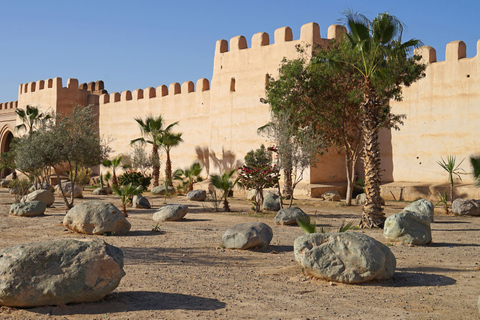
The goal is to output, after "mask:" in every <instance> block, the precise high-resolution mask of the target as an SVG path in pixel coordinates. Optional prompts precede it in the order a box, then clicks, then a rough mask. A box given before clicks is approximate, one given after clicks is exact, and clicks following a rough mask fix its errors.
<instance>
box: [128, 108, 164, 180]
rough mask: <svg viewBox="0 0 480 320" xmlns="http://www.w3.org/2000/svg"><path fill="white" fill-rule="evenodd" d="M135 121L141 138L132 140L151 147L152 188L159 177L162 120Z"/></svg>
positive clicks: (150, 118) (160, 118)
mask: <svg viewBox="0 0 480 320" xmlns="http://www.w3.org/2000/svg"><path fill="white" fill-rule="evenodd" d="M135 121H136V122H137V123H138V125H139V126H140V131H141V133H142V137H140V138H137V139H134V140H132V141H131V142H130V143H131V144H133V143H135V142H142V143H149V144H151V145H152V162H153V186H154V187H156V186H158V185H159V176H160V157H159V155H158V147H159V140H160V137H161V135H162V133H163V122H164V121H163V118H162V116H160V115H159V116H158V117H152V116H149V117H147V118H145V120H143V119H141V118H135Z"/></svg>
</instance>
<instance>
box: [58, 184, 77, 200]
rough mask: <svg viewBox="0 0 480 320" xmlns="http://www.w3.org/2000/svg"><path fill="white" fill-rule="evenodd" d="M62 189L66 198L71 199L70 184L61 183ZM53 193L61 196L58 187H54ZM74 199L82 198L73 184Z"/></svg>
mask: <svg viewBox="0 0 480 320" xmlns="http://www.w3.org/2000/svg"><path fill="white" fill-rule="evenodd" d="M62 189H63V192H64V193H65V196H66V197H71V195H72V183H71V182H70V181H67V182H62ZM55 191H56V192H57V195H59V196H62V191H61V190H60V185H57V186H55ZM73 197H74V198H83V191H82V188H80V187H79V186H78V185H77V184H75V189H74V191H73Z"/></svg>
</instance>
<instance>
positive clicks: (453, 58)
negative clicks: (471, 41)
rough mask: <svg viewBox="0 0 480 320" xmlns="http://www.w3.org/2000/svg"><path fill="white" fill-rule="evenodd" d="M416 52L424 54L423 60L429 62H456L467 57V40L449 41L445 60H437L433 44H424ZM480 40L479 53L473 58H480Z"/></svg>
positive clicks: (479, 44)
mask: <svg viewBox="0 0 480 320" xmlns="http://www.w3.org/2000/svg"><path fill="white" fill-rule="evenodd" d="M415 53H417V54H419V55H421V56H422V61H423V62H424V63H428V64H434V63H440V62H446V63H456V62H458V61H460V60H462V59H465V58H467V45H466V44H465V42H463V41H460V40H457V41H452V42H449V43H448V44H447V46H446V48H445V61H437V51H436V50H435V48H433V47H431V46H423V47H420V48H418V49H416V50H415ZM479 53H480V40H478V41H477V54H476V55H475V56H474V57H472V58H467V59H480V55H479Z"/></svg>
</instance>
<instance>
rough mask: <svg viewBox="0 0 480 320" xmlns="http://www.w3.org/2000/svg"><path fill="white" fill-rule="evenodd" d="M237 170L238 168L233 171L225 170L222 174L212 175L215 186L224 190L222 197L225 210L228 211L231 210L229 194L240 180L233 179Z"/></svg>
mask: <svg viewBox="0 0 480 320" xmlns="http://www.w3.org/2000/svg"><path fill="white" fill-rule="evenodd" d="M235 171H236V169H233V170H232V171H230V172H225V173H224V174H222V175H218V174H212V175H211V176H210V178H211V182H212V184H213V186H214V187H215V188H217V189H220V190H222V191H223V194H222V197H221V199H223V210H225V211H226V212H230V205H229V204H228V195H229V194H230V192H231V190H232V189H233V188H234V187H235V185H236V184H237V182H238V178H237V179H236V180H234V181H232V177H233V174H234V173H235Z"/></svg>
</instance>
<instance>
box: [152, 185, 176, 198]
mask: <svg viewBox="0 0 480 320" xmlns="http://www.w3.org/2000/svg"><path fill="white" fill-rule="evenodd" d="M151 192H152V194H153V195H161V196H163V195H165V186H156V187H153V188H152V191H151ZM174 193H175V189H174V188H173V187H172V186H168V194H174Z"/></svg>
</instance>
